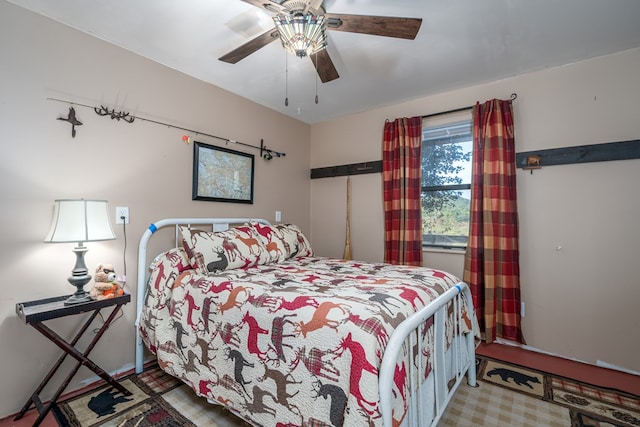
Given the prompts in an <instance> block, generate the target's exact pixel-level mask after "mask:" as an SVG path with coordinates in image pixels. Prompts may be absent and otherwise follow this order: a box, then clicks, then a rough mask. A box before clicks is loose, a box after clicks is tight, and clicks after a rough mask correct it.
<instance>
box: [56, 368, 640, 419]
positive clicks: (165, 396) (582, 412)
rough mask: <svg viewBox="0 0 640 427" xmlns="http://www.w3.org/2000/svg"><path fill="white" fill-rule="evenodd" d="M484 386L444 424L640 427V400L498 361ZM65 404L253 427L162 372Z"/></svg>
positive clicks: (66, 411) (59, 412) (74, 412)
mask: <svg viewBox="0 0 640 427" xmlns="http://www.w3.org/2000/svg"><path fill="white" fill-rule="evenodd" d="M476 365H477V368H478V379H479V380H480V381H479V384H480V386H479V387H475V388H474V387H469V386H468V385H466V383H464V382H463V384H462V385H461V386H460V388H459V389H458V391H457V392H456V394H455V396H454V398H453V400H452V401H451V402H450V403H449V406H448V407H447V411H446V413H445V414H444V416H443V417H442V419H441V420H440V423H439V426H457V427H465V426H518V427H528V426H531V427H539V426H562V427H565V426H566V427H569V426H570V427H638V426H640V397H639V396H632V395H629V394H625V393H621V392H618V391H615V390H609V389H603V388H599V387H595V386H592V385H589V384H584V383H581V382H577V381H573V380H570V379H566V378H561V377H557V376H553V375H549V374H546V373H544V372H539V371H535V370H532V369H527V368H523V367H521V366H516V365H511V364H507V363H504V362H499V361H495V360H492V359H486V358H478V360H477V364H476ZM121 382H122V383H123V385H124V386H125V387H126V388H127V389H128V390H130V391H131V392H132V393H133V394H132V395H131V396H123V395H122V394H120V393H118V392H117V391H116V390H114V389H113V388H111V387H107V386H103V387H100V388H98V389H95V390H92V391H90V392H88V393H86V394H83V395H81V396H77V397H74V398H72V399H69V400H66V401H64V402H62V403H60V404H59V405H58V406H57V407H56V408H55V409H54V413H55V415H56V418H57V420H58V423H59V424H60V425H61V426H73V427H90V426H105V427H116V426H122V427H125V426H132V427H133V426H135V427H146V426H161V427H162V426H166V427H169V426H197V427H246V426H248V424H246V423H244V422H243V421H241V420H239V419H238V418H236V417H235V416H234V415H232V414H231V413H229V412H228V411H226V410H224V409H222V408H221V407H219V406H215V405H211V404H208V403H207V401H206V400H205V399H202V398H199V397H197V396H195V394H194V393H193V392H192V391H191V390H190V389H189V388H187V387H186V386H185V385H183V384H182V383H181V382H179V381H178V380H176V379H175V378H173V377H170V376H169V375H166V374H164V373H163V372H162V371H161V370H160V369H159V368H158V367H153V368H149V369H147V370H145V372H143V373H142V374H140V375H131V376H128V377H126V378H124V379H122V380H121Z"/></svg>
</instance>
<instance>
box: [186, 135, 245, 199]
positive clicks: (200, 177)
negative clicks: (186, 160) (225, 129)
mask: <svg viewBox="0 0 640 427" xmlns="http://www.w3.org/2000/svg"><path fill="white" fill-rule="evenodd" d="M193 150H194V151H193V190H192V199H193V200H208V201H211V202H234V203H251V204H253V163H254V156H253V154H247V153H242V152H240V151H234V150H229V149H228V148H222V147H216V146H213V145H207V144H203V143H201V142H196V143H195V144H194V147H193Z"/></svg>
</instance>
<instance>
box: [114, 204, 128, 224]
mask: <svg viewBox="0 0 640 427" xmlns="http://www.w3.org/2000/svg"><path fill="white" fill-rule="evenodd" d="M122 217H124V220H123V219H122ZM116 224H129V208H123V207H118V208H116Z"/></svg>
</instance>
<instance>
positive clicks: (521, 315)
mask: <svg viewBox="0 0 640 427" xmlns="http://www.w3.org/2000/svg"><path fill="white" fill-rule="evenodd" d="M524 313H525V311H524V302H520V317H524Z"/></svg>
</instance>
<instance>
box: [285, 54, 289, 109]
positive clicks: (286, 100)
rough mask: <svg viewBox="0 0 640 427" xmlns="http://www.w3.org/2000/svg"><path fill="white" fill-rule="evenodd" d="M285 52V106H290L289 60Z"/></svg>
mask: <svg viewBox="0 0 640 427" xmlns="http://www.w3.org/2000/svg"><path fill="white" fill-rule="evenodd" d="M287 56H288V55H287V52H286V51H285V52H284V106H285V107H288V106H289V60H288V58H287Z"/></svg>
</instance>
